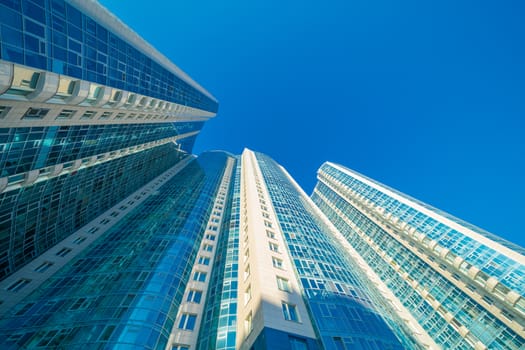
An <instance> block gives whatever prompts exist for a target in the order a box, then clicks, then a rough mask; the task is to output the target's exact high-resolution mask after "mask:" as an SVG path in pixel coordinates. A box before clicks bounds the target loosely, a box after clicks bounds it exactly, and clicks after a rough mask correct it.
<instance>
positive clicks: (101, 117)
mask: <svg viewBox="0 0 525 350" xmlns="http://www.w3.org/2000/svg"><path fill="white" fill-rule="evenodd" d="M112 114H113V112H104V113H102V115H101V116H100V118H98V119H109V117H111V115H112Z"/></svg>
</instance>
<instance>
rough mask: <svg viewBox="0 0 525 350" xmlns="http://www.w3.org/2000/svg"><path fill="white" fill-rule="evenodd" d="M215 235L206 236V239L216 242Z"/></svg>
mask: <svg viewBox="0 0 525 350" xmlns="http://www.w3.org/2000/svg"><path fill="white" fill-rule="evenodd" d="M215 237H217V236H215V235H206V239H209V240H210V241H215Z"/></svg>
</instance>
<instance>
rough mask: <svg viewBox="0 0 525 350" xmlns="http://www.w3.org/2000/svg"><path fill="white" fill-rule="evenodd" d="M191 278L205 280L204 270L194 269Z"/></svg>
mask: <svg viewBox="0 0 525 350" xmlns="http://www.w3.org/2000/svg"><path fill="white" fill-rule="evenodd" d="M193 280H194V281H197V282H204V281H206V272H202V271H195V273H194V274H193Z"/></svg>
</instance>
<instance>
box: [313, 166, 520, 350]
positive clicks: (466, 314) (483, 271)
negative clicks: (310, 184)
mask: <svg viewBox="0 0 525 350" xmlns="http://www.w3.org/2000/svg"><path fill="white" fill-rule="evenodd" d="M318 180H319V181H318V183H317V186H316V188H315V189H314V193H313V194H312V199H313V201H314V202H315V203H316V205H317V206H318V207H319V208H320V209H321V210H322V211H323V213H324V214H325V215H326V217H328V218H329V220H330V221H331V222H332V223H333V224H334V225H335V227H336V228H337V230H338V231H339V232H340V234H341V235H342V236H343V237H344V241H345V243H346V244H348V245H349V246H351V249H349V252H351V255H352V256H353V257H354V258H355V259H357V260H360V261H361V262H362V263H361V265H360V266H361V273H362V275H363V276H369V277H370V279H369V283H374V281H378V282H377V283H378V286H381V287H382V288H379V289H382V290H385V291H388V294H386V295H385V296H386V298H387V299H388V300H390V301H391V304H392V309H394V310H398V312H399V313H400V314H403V315H405V316H406V317H405V316H404V317H403V319H404V320H405V322H406V323H418V324H420V325H421V327H422V328H423V330H424V333H422V334H426V335H428V337H430V338H432V340H433V342H434V343H435V344H436V345H435V346H441V347H442V348H445V349H463V348H466V349H468V348H475V349H523V348H524V347H525V340H524V338H525V332H524V330H525V250H524V249H523V248H521V247H519V246H516V245H514V244H512V243H510V242H507V241H505V240H503V239H501V238H499V237H497V236H494V235H492V234H490V233H488V232H486V231H484V230H482V229H480V228H478V227H475V226H473V225H471V224H468V223H466V222H464V221H462V220H459V219H457V218H455V217H453V216H451V215H449V214H447V213H444V212H442V211H440V210H437V209H435V208H432V207H431V206H429V205H427V204H424V203H422V202H420V201H417V200H415V199H413V198H410V197H408V196H406V195H404V194H402V193H400V192H398V191H396V190H393V189H391V188H389V187H386V186H384V185H382V184H380V183H378V182H376V181H374V180H371V179H369V178H367V177H365V176H363V175H361V174H359V173H356V172H355V171H352V170H349V169H347V168H345V167H343V166H340V165H337V164H333V163H325V164H324V165H323V166H322V167H321V168H320V169H319V172H318ZM400 305H401V306H402V308H400V307H399V306H400Z"/></svg>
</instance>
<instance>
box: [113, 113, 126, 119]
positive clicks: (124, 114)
mask: <svg viewBox="0 0 525 350" xmlns="http://www.w3.org/2000/svg"><path fill="white" fill-rule="evenodd" d="M125 116H126V113H119V114H117V115H116V116H115V119H122V118H124V117H125Z"/></svg>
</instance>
